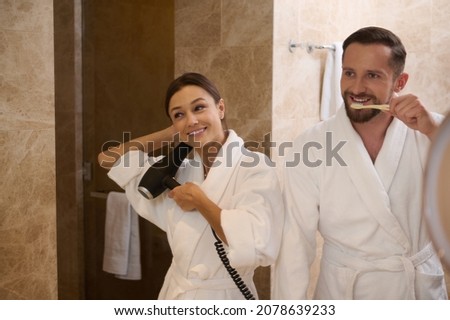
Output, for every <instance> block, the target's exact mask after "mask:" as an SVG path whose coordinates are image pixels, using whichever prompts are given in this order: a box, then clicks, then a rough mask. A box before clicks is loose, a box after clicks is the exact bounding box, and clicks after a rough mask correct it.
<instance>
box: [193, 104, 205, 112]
mask: <svg viewBox="0 0 450 320" xmlns="http://www.w3.org/2000/svg"><path fill="white" fill-rule="evenodd" d="M203 109H205V106H203V105H197V106H195V108H194V110H195V111H201V110H203Z"/></svg>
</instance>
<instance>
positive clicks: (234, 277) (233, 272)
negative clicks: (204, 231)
mask: <svg viewBox="0 0 450 320" xmlns="http://www.w3.org/2000/svg"><path fill="white" fill-rule="evenodd" d="M211 231H212V233H213V235H214V238H216V240H217V241H216V242H214V246H215V247H216V251H217V254H218V255H219V258H220V260H221V261H222V263H223V265H224V266H225V269H227V271H228V273H229V274H230V277H231V279H232V280H233V282H234V283H235V284H236V286H237V287H238V289H239V291H241V293H242V295H243V296H244V297H245V299H247V300H255V297H254V296H253V294H252V292H251V291H250V289H249V288H248V287H247V285H246V284H245V282H244V281H243V280H242V279H241V276H240V275H239V273H238V272H237V271H236V269H234V268H233V267H232V266H231V265H230V260H228V257H227V253H226V252H225V248H224V247H223V242H222V240H220V239H219V237H218V236H217V234H216V232H215V231H214V230H213V229H212V228H211Z"/></svg>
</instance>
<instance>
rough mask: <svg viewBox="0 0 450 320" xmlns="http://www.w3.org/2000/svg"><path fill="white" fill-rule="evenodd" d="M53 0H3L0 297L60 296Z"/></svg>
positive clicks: (0, 30)
mask: <svg viewBox="0 0 450 320" xmlns="http://www.w3.org/2000/svg"><path fill="white" fill-rule="evenodd" d="M53 62H54V59H53V1H52V0H43V1H31V0H28V1H27V0H16V1H8V0H5V1H0V70H1V71H0V145H1V147H2V156H1V157H0V166H1V167H0V175H1V177H2V184H1V186H2V189H1V192H2V197H0V243H1V245H0V265H1V266H2V271H1V273H0V299H56V298H57V294H58V293H57V271H56V199H55V119H54V118H55V112H54V99H55V98H54V65H53Z"/></svg>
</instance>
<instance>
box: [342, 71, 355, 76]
mask: <svg viewBox="0 0 450 320" xmlns="http://www.w3.org/2000/svg"><path fill="white" fill-rule="evenodd" d="M344 75H345V76H346V77H352V76H353V75H354V73H353V72H352V71H345V72H344Z"/></svg>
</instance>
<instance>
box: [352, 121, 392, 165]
mask: <svg viewBox="0 0 450 320" xmlns="http://www.w3.org/2000/svg"><path fill="white" fill-rule="evenodd" d="M392 119H393V117H392V116H391V115H389V114H387V113H383V112H381V113H379V114H378V115H376V116H375V117H373V118H372V119H371V120H369V121H367V122H364V123H355V122H352V126H353V128H354V129H355V130H356V132H357V133H358V134H359V136H360V137H361V139H362V141H363V143H364V146H365V147H366V150H367V152H368V153H369V155H370V158H371V159H372V162H375V160H376V158H377V156H378V153H379V152H380V150H381V147H382V146H383V142H384V137H385V136H386V131H387V129H388V127H389V125H390V124H391V122H392Z"/></svg>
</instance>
